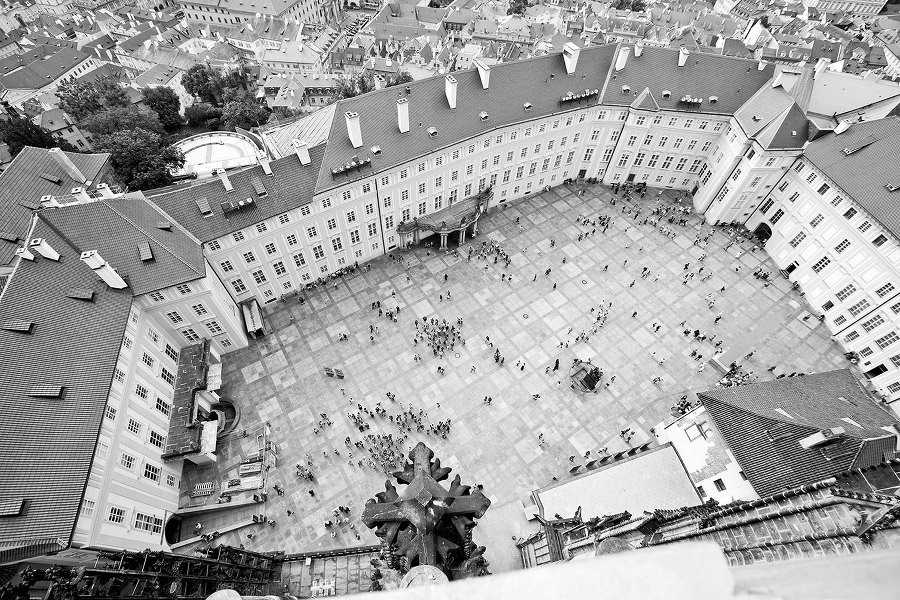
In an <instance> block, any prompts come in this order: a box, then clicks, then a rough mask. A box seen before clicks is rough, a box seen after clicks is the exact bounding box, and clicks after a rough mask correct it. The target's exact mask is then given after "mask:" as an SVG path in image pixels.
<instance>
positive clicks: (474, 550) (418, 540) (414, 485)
mask: <svg viewBox="0 0 900 600" xmlns="http://www.w3.org/2000/svg"><path fill="white" fill-rule="evenodd" d="M433 457H434V452H433V451H432V450H431V449H430V448H429V447H428V446H426V445H425V444H424V443H422V442H419V443H418V444H417V445H416V447H415V448H413V450H412V452H410V454H409V461H407V463H406V465H405V467H404V469H403V470H402V471H397V472H395V473H394V477H395V478H396V479H397V481H398V482H399V483H401V484H406V488H405V489H403V490H402V491H400V492H398V491H397V489H396V488H395V487H394V486H393V485H392V484H391V482H390V480H388V481H386V482H385V491H383V492H380V493H378V494H376V495H375V498H373V499H370V500H369V501H368V502H367V503H366V508H365V510H364V511H363V515H362V521H363V523H365V524H366V526H367V527H369V528H370V529H375V534H376V535H377V536H378V537H380V538H381V541H382V555H383V558H384V561H385V563H387V566H389V567H391V568H394V569H397V570H399V571H400V572H401V573H404V574H406V573H408V572H409V571H410V569H413V568H414V567H431V569H430V570H431V571H434V570H437V571H440V573H442V574H443V576H444V577H446V578H447V579H450V580H456V579H464V578H466V577H472V576H480V575H488V574H489V572H488V570H487V566H488V563H487V561H486V560H485V559H484V548H483V547H480V548H479V547H476V546H475V544H474V543H473V542H472V529H473V528H474V527H475V525H476V524H477V523H476V521H475V519H479V518H481V516H482V515H484V513H485V511H487V509H488V507H489V506H490V505H491V501H490V500H488V499H487V498H486V497H485V496H484V494H482V493H481V491H480V490H478V489H475V490H472V489H471V488H470V486H467V485H462V484H461V483H460V478H459V475H457V476H456V477H455V478H454V479H453V481H452V482H451V484H450V489H449V490H447V489H445V488H444V487H443V486H441V485H439V484H438V482H439V481H443V480H444V479H447V477H448V476H449V474H450V471H451V469H449V468H447V467H441V461H440V459H433ZM432 459H433V460H432ZM417 571H418V570H417ZM444 577H441V578H440V579H444ZM434 579H435V578H434V577H430V580H434Z"/></svg>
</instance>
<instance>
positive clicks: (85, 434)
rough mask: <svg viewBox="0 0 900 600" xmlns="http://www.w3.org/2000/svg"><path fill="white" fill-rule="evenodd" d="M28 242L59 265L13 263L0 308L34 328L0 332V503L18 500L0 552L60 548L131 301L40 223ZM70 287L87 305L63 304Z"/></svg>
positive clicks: (0, 538) (2, 314)
mask: <svg viewBox="0 0 900 600" xmlns="http://www.w3.org/2000/svg"><path fill="white" fill-rule="evenodd" d="M34 235H35V236H36V237H43V238H44V239H45V240H46V241H47V242H48V243H49V244H50V246H51V247H53V249H54V250H56V251H57V252H59V254H60V255H61V259H60V260H59V261H52V260H48V259H45V258H42V257H36V258H35V260H34V261H33V262H32V261H22V263H21V264H20V265H19V267H18V269H17V271H16V274H15V276H14V277H13V278H12V280H11V281H10V282H9V284H8V286H7V289H6V292H5V294H4V296H3V303H2V304H0V322H2V321H7V320H11V319H15V320H26V321H33V322H34V328H33V330H32V333H16V332H11V331H6V330H2V329H0V364H2V365H3V367H2V369H0V389H2V390H3V401H2V402H0V498H7V499H9V498H13V499H19V498H21V499H24V500H25V509H24V511H23V513H22V514H21V515H19V516H11V517H3V518H2V524H0V546H5V545H12V544H14V543H22V542H23V541H24V540H44V539H47V538H60V539H61V540H63V541H64V543H68V542H69V540H70V538H71V535H72V531H73V528H74V526H75V521H76V518H77V515H78V510H79V506H80V503H81V498H82V494H83V493H84V487H85V484H86V481H87V478H88V473H89V470H90V467H91V461H92V459H93V456H94V449H95V447H96V445H97V437H98V435H99V431H100V424H101V420H102V419H103V411H104V409H105V407H106V400H107V396H108V395H109V387H110V385H111V383H112V376H113V371H114V369H115V365H116V361H117V360H118V355H119V348H120V347H121V343H122V336H123V333H124V331H125V326H126V323H127V322H128V314H129V310H130V308H131V299H132V296H131V292H130V291H129V290H127V289H126V290H122V291H118V290H113V289H111V288H109V287H108V286H107V285H106V284H105V283H103V281H102V280H101V279H100V278H99V277H97V276H96V275H95V274H94V273H93V271H91V269H90V268H88V266H87V265H85V264H84V263H82V262H81V260H79V252H78V250H77V249H75V248H72V247H71V246H69V245H68V244H67V243H66V242H65V241H64V240H63V238H61V237H60V236H59V235H58V234H57V233H56V232H55V231H54V230H53V229H52V228H51V227H50V226H49V225H47V224H46V223H44V222H43V221H38V224H37V226H36V227H35V231H34ZM72 288H84V289H88V290H91V291H93V292H94V295H93V300H92V301H86V300H76V299H73V298H69V297H68V296H67V294H68V293H69V291H70V290H71V289H72ZM38 385H42V386H48V385H56V386H63V393H62V397H61V398H36V397H33V396H30V395H29V390H31V389H32V387H33V386H38Z"/></svg>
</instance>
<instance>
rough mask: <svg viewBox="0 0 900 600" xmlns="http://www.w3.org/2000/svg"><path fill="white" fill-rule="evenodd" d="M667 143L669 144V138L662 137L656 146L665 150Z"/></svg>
mask: <svg viewBox="0 0 900 600" xmlns="http://www.w3.org/2000/svg"><path fill="white" fill-rule="evenodd" d="M651 137H652V136H651ZM668 143H669V136H667V135H664V136H662V137H660V138H659V144H657V146H659V147H660V148H665V147H666V144H668Z"/></svg>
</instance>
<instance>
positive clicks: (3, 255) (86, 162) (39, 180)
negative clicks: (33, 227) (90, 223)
mask: <svg viewBox="0 0 900 600" xmlns="http://www.w3.org/2000/svg"><path fill="white" fill-rule="evenodd" d="M66 156H68V157H69V158H70V159H71V160H72V162H74V163H75V166H76V167H78V169H79V170H80V171H81V173H82V174H83V175H84V176H85V177H86V178H87V179H88V181H91V182H92V183H93V184H96V183H98V182H97V181H95V180H96V178H97V175H98V174H99V173H100V170H101V169H103V167H104V165H106V163H107V162H108V161H109V154H77V153H75V152H66ZM42 175H47V176H48V177H49V178H45V177H42ZM51 179H53V180H54V181H55V180H57V179H58V180H59V183H55V182H54V181H51ZM81 185H83V184H81V183H80V182H78V181H75V180H74V179H72V178H70V177H69V176H68V175H67V174H66V172H65V171H64V170H63V168H62V167H61V166H60V165H59V163H57V162H56V159H54V158H53V155H52V154H50V153H49V152H48V151H47V149H45V148H34V147H32V146H26V147H25V148H23V149H22V151H21V152H20V153H19V154H18V155H17V156H16V158H15V159H13V161H12V162H11V163H10V164H9V166H8V167H6V170H4V171H3V173H2V174H0V231H3V232H8V233H11V234H13V235H16V236H18V238H19V240H20V242H19V243H11V242H8V241H5V240H2V239H0V265H5V264H9V262H10V261H11V260H12V258H13V256H14V253H15V251H16V248H18V247H19V246H20V245H21V240H23V239H24V238H25V236H26V235H27V233H28V227H29V224H30V223H31V209H30V208H29V207H28V206H27V205H28V204H32V205H33V206H37V204H38V202H39V201H40V199H41V196H46V195H52V196H59V195H66V194H69V192H71V191H72V188H73V187H78V186H81Z"/></svg>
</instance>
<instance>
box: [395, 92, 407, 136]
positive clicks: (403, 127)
mask: <svg viewBox="0 0 900 600" xmlns="http://www.w3.org/2000/svg"><path fill="white" fill-rule="evenodd" d="M397 127H399V128H400V133H406V132H407V131H409V100H407V99H406V98H398V99H397Z"/></svg>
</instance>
